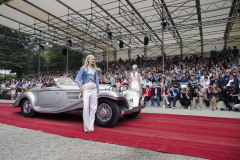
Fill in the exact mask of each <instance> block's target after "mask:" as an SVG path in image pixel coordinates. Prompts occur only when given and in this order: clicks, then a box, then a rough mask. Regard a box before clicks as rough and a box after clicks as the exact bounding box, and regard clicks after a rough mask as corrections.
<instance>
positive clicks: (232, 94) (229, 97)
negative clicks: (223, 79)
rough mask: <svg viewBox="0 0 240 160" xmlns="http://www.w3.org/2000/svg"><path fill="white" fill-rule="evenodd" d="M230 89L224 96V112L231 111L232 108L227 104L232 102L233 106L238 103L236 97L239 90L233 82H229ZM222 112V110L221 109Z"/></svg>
mask: <svg viewBox="0 0 240 160" xmlns="http://www.w3.org/2000/svg"><path fill="white" fill-rule="evenodd" d="M230 85H231V88H229V89H228V90H227V91H226V96H225V97H224V100H223V102H224V104H225V105H226V110H228V111H231V110H232V106H231V105H230V104H229V102H234V103H235V104H237V103H238V95H239V88H238V87H237V84H236V83H235V82H231V84H230ZM223 110H224V109H223Z"/></svg>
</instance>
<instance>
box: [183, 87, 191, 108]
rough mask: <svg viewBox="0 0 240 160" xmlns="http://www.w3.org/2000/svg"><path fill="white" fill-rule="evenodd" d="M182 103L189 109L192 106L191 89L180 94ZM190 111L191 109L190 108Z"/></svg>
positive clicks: (185, 89)
mask: <svg viewBox="0 0 240 160" xmlns="http://www.w3.org/2000/svg"><path fill="white" fill-rule="evenodd" d="M180 103H181V105H182V108H183V106H187V107H189V106H190V105H191V91H190V88H189V87H187V88H183V89H182V90H181V93H180ZM189 109H190V108H189Z"/></svg>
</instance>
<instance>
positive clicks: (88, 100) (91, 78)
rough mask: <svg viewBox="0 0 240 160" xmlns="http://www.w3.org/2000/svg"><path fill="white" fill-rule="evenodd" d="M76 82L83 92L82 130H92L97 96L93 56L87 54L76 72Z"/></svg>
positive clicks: (97, 83)
mask: <svg viewBox="0 0 240 160" xmlns="http://www.w3.org/2000/svg"><path fill="white" fill-rule="evenodd" d="M76 82H77V84H78V86H79V87H80V93H83V122H84V131H85V132H93V131H94V121H95V113H96V110H97V104H98V98H99V80H98V72H97V66H96V62H95V57H94V56H93V55H88V56H87V57H86V60H85V64H84V66H82V68H81V69H80V71H79V72H78V75H77V77H76Z"/></svg>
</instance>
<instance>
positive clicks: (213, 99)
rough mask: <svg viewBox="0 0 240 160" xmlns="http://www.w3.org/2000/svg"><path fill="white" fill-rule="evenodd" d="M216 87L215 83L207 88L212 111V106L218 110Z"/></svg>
mask: <svg viewBox="0 0 240 160" xmlns="http://www.w3.org/2000/svg"><path fill="white" fill-rule="evenodd" d="M218 92H219V90H218V86H217V83H214V84H213V85H209V86H208V94H209V99H210V100H211V102H212V110H213V111H214V106H216V109H218V106H217V100H218Z"/></svg>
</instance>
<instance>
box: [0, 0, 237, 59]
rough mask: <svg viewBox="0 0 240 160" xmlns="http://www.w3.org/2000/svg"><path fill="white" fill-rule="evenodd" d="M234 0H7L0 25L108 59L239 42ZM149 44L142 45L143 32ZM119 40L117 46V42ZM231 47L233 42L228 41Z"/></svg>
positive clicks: (0, 13)
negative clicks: (68, 42) (121, 42)
mask: <svg viewBox="0 0 240 160" xmlns="http://www.w3.org/2000/svg"><path fill="white" fill-rule="evenodd" d="M239 5H240V4H239V0H211V1H209V0H201V1H200V0H168V1H167V0H131V1H130V0H104V1H103V0H101V1H100V0H81V1H80V0H12V1H10V2H8V3H5V4H3V5H1V6H0V25H3V26H6V27H9V28H12V29H14V30H18V31H20V32H23V33H26V34H29V35H32V36H34V37H37V38H40V39H43V40H45V41H49V42H51V43H53V44H57V45H60V46H66V45H67V41H68V40H71V42H72V47H71V48H72V49H75V50H79V51H80V52H82V53H84V54H90V53H92V54H94V55H95V56H96V57H97V58H98V60H99V61H101V60H103V59H105V60H106V58H107V56H106V53H107V52H108V53H109V58H108V60H116V59H118V58H122V59H129V58H136V56H137V55H139V54H143V55H145V56H147V57H156V56H159V55H162V51H161V47H162V42H163V40H162V26H161V24H162V22H163V20H164V22H166V29H165V30H164V52H165V53H166V55H167V56H168V55H184V54H201V53H204V52H210V51H211V50H215V49H217V50H222V49H223V47H228V46H231V45H235V46H239V45H240V25H239V21H240V17H239V12H240V11H239ZM146 36H147V37H149V43H148V45H147V46H145V45H144V37H146ZM120 40H122V41H123V42H124V45H123V48H119V41H120ZM231 47H232V46H231Z"/></svg>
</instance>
